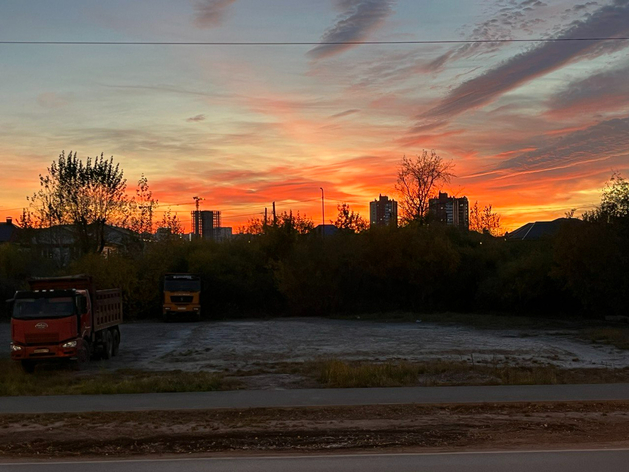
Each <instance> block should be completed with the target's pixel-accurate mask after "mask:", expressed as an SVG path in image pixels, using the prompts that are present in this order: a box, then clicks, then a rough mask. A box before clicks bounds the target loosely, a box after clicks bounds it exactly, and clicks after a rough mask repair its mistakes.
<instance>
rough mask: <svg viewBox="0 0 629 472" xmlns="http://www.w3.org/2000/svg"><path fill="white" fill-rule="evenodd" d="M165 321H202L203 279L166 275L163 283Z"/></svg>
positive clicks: (195, 276) (185, 275) (186, 275)
mask: <svg viewBox="0 0 629 472" xmlns="http://www.w3.org/2000/svg"><path fill="white" fill-rule="evenodd" d="M163 292H164V305H163V310H162V314H163V317H164V321H167V322H168V321H184V320H187V319H194V320H197V321H198V320H200V319H201V278H200V277H199V276H198V275H194V274H166V275H165V276H164V281H163Z"/></svg>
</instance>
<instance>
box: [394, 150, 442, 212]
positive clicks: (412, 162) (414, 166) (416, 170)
mask: <svg viewBox="0 0 629 472" xmlns="http://www.w3.org/2000/svg"><path fill="white" fill-rule="evenodd" d="M453 168H454V163H453V162H451V161H450V162H448V161H444V160H443V159H442V158H441V157H440V156H439V155H437V153H436V152H435V151H434V150H433V151H430V152H428V151H427V150H423V151H422V153H421V154H420V155H418V156H416V157H413V158H411V157H407V156H404V157H403V158H402V164H401V165H400V168H399V170H398V178H397V184H396V185H395V188H396V190H397V191H398V192H400V194H401V196H402V197H401V201H400V207H401V210H402V211H401V213H402V220H403V221H405V222H406V223H410V222H412V221H416V222H419V223H420V224H423V223H425V221H426V216H427V215H428V207H429V200H430V198H432V197H433V196H435V194H436V192H437V190H438V186H439V185H441V184H445V183H449V182H450V179H451V178H452V177H454V174H453V173H452V169H453Z"/></svg>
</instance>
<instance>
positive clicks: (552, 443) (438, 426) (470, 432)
mask: <svg viewBox="0 0 629 472" xmlns="http://www.w3.org/2000/svg"><path fill="white" fill-rule="evenodd" d="M628 407H629V405H628V404H627V403H626V402H570V403H540V404H535V403H520V404H482V405H439V406H435V405H425V406H420V405H395V406H393V405H380V406H360V407H324V408H257V409H245V410H219V411H203V410H197V411H189V412H184V411H177V412H167V411H150V412H127V413H119V412H118V413H81V414H43V415H0V463H1V462H2V461H3V460H8V459H9V458H19V457H22V458H28V457H31V458H39V459H47V458H61V457H67V458H72V457H76V458H82V459H86V458H89V457H90V456H98V457H104V456H107V457H112V458H114V457H129V456H131V457H133V456H135V457H138V456H140V457H141V456H147V455H154V454H186V456H188V454H201V455H203V454H216V453H221V452H229V453H243V452H266V453H268V452H279V451H301V452H306V451H308V452H315V451H316V452H326V451H346V452H351V451H365V450H369V451H374V450H376V449H378V450H380V451H382V450H390V451H398V452H399V451H404V450H406V451H416V452H419V451H422V452H428V451H452V450H458V451H460V450H463V449H471V448H473V449H475V450H476V449H491V450H499V449H503V450H506V449H508V450H514V449H532V448H535V449H540V448H542V449H544V448H548V449H553V448H554V449H563V448H583V449H585V448H613V447H617V448H620V447H627V445H628V444H629V435H628V433H627V431H629V413H627V408H628ZM86 425H89V434H88V435H85V431H86ZM188 457H189V456H188ZM0 468H1V466H0Z"/></svg>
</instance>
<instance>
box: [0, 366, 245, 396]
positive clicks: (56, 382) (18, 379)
mask: <svg viewBox="0 0 629 472" xmlns="http://www.w3.org/2000/svg"><path fill="white" fill-rule="evenodd" d="M233 387H234V383H233V382H226V381H225V379H224V378H223V377H222V376H221V375H218V374H211V373H208V372H181V371H172V372H141V371H134V370H119V371H117V372H107V371H102V372H97V373H87V374H79V373H77V372H70V371H63V370H54V371H43V372H35V374H26V373H24V372H22V369H21V368H20V367H19V365H17V364H15V363H14V362H12V361H0V395H1V396H13V395H98V394H120V393H166V392H207V391H214V390H225V389H228V388H233Z"/></svg>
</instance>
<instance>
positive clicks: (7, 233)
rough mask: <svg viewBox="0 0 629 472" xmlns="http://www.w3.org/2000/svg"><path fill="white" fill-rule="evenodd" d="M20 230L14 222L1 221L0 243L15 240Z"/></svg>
mask: <svg viewBox="0 0 629 472" xmlns="http://www.w3.org/2000/svg"><path fill="white" fill-rule="evenodd" d="M19 230H20V228H18V227H17V226H15V225H14V224H13V223H0V243H8V242H11V241H14V240H15V238H16V236H17V233H18V232H19Z"/></svg>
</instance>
